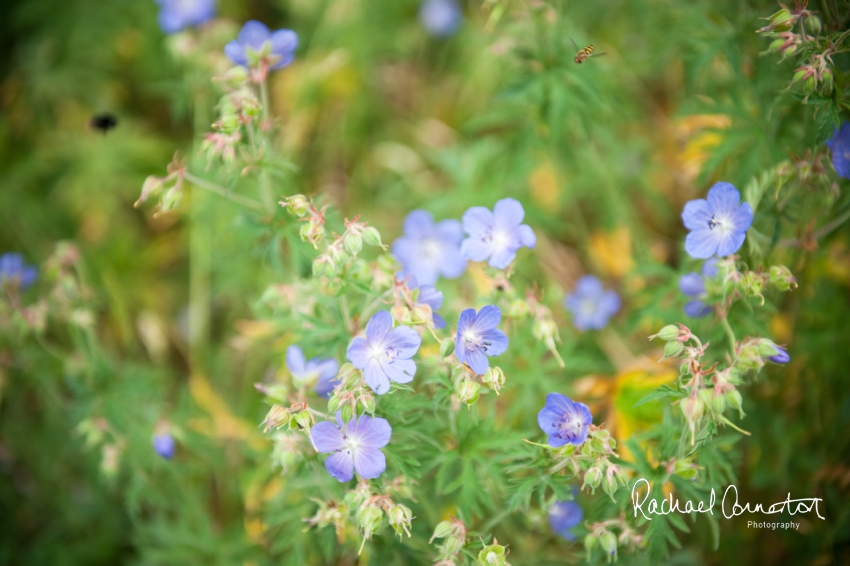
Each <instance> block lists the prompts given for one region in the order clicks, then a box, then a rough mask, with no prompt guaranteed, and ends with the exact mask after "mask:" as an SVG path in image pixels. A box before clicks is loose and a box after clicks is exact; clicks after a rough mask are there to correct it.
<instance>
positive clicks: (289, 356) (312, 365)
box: [286, 346, 339, 397]
mask: <svg viewBox="0 0 850 566" xmlns="http://www.w3.org/2000/svg"><path fill="white" fill-rule="evenodd" d="M286 367H287V369H288V370H289V373H291V374H292V377H293V378H294V380H295V382H296V385H300V384H301V383H307V384H314V386H315V391H316V394H317V395H320V396H322V397H328V396H330V394H331V392H332V391H333V390H334V387H336V386H337V385H339V382H338V381H336V380H335V379H334V378H335V377H336V374H337V371H339V364H337V362H336V360H335V359H333V358H313V359H311V360H310V361H306V358H305V357H304V351H303V350H301V348H300V347H299V346H290V347H289V348H287V349H286Z"/></svg>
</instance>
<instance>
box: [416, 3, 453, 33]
mask: <svg viewBox="0 0 850 566" xmlns="http://www.w3.org/2000/svg"><path fill="white" fill-rule="evenodd" d="M419 21H420V22H422V27H424V28H425V31H427V32H428V34H429V35H431V36H433V37H449V36H451V35H454V33H455V32H456V31H457V30H458V28H459V27H460V24H461V23H462V22H463V13H461V11H460V6H458V5H457V2H456V1H455V0H425V1H424V2H422V5H421V6H420V7H419Z"/></svg>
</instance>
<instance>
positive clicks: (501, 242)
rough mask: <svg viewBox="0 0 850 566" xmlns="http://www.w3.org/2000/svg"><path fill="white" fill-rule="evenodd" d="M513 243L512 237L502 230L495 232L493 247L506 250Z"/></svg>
mask: <svg viewBox="0 0 850 566" xmlns="http://www.w3.org/2000/svg"><path fill="white" fill-rule="evenodd" d="M510 243H511V239H510V237H509V236H508V235H507V234H505V233H504V232H502V231H501V230H493V245H494V246H495V247H497V248H505V247H507V246H508V244H510Z"/></svg>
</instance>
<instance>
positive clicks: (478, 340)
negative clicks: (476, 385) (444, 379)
mask: <svg viewBox="0 0 850 566" xmlns="http://www.w3.org/2000/svg"><path fill="white" fill-rule="evenodd" d="M501 320H502V311H501V310H499V307H496V306H493V305H489V306H486V307H483V308H482V309H481V310H480V311H478V314H476V313H475V309H466V310H465V311H463V312H461V313H460V319H459V320H458V323H457V335H456V337H455V356H457V359H458V361H459V362H461V363H465V364H467V365H468V366H469V367H470V368H472V371H474V372H475V373H477V374H479V375H482V374H484V372H486V371H487V368H488V367H490V361H489V360H488V359H487V357H488V356H498V355H499V354H502V353H503V352H504V351H505V350H507V349H508V337H507V336H506V335H505V333H504V332H502V331H501V330H499V329H498V328H496V327H497V326H499V322H501Z"/></svg>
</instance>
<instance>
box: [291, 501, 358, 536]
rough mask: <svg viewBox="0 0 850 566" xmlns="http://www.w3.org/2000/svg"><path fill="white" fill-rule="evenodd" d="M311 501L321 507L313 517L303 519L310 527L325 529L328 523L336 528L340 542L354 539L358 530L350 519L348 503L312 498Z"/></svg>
mask: <svg viewBox="0 0 850 566" xmlns="http://www.w3.org/2000/svg"><path fill="white" fill-rule="evenodd" d="M311 501H313V502H315V503H316V504H317V505H318V506H319V509H318V511H316V514H315V515H313V516H312V517H310V518H308V519H303V521H304V522H305V523H307V525H308V528H309V527H318V528H320V529H323V528H325V527H327V526H328V525H333V527H334V529H335V530H336V538H337V540H338V541H339V542H340V544H341V543H343V542H345V541H346V539H349V538H350V539H354V535H355V533H356V531H355V530H354V527H353V525H352V524H351V523H350V522H349V520H348V517H349V508H348V504H346V503H337V502H336V501H333V500H331V501H327V502H326V501H320V500H318V499H312V498H311Z"/></svg>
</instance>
